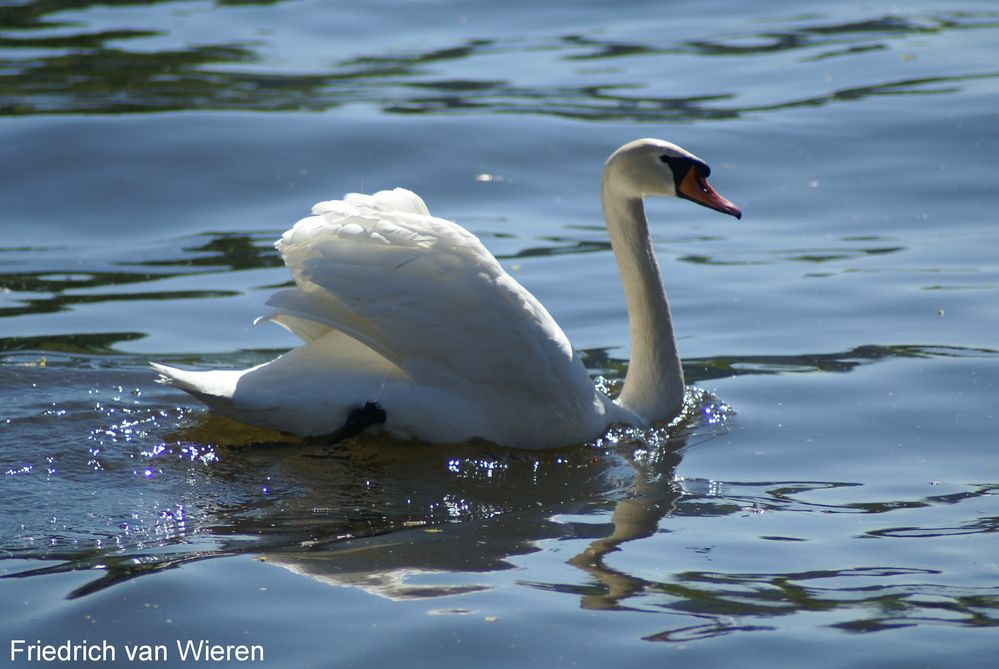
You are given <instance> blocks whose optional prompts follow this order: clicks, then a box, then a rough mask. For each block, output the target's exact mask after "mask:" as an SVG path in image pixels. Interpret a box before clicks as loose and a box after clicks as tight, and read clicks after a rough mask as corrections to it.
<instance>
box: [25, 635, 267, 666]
mask: <svg viewBox="0 0 999 669" xmlns="http://www.w3.org/2000/svg"><path fill="white" fill-rule="evenodd" d="M7 657H8V658H9V659H10V661H11V662H17V663H18V665H17V666H23V665H24V663H29V662H37V663H41V664H48V663H67V664H71V665H73V666H77V665H81V664H85V663H94V664H98V663H102V662H118V661H121V660H125V661H128V662H178V661H179V662H180V663H198V662H247V663H253V662H263V661H264V647H263V646H262V645H260V644H222V643H214V642H212V641H209V640H208V639H177V640H176V641H175V642H174V643H172V644H141V643H137V644H131V643H121V644H114V643H111V642H109V641H107V640H102V641H93V642H91V641H87V640H85V639H84V640H83V641H69V640H67V641H63V642H61V643H43V642H41V641H28V640H25V639H11V641H10V646H9V652H8V655H7Z"/></svg>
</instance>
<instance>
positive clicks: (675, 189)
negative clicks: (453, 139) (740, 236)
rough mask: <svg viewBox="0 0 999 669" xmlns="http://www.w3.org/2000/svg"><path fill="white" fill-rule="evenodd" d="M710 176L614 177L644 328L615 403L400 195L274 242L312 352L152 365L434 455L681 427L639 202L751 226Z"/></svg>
mask: <svg viewBox="0 0 999 669" xmlns="http://www.w3.org/2000/svg"><path fill="white" fill-rule="evenodd" d="M709 173H710V169H709V168H708V166H707V164H705V163H704V161H702V160H700V159H699V158H697V157H696V156H694V155H693V154H691V153H689V152H687V151H685V150H684V149H682V148H680V147H678V146H676V145H674V144H671V143H669V142H664V141H661V140H655V139H642V140H638V141H635V142H631V143H629V144H626V145H624V146H622V147H621V148H620V149H618V150H617V151H615V152H614V153H613V154H612V155H611V157H610V158H609V159H608V160H607V163H606V165H605V166H604V169H603V176H602V180H601V190H600V195H601V199H602V201H603V208H604V218H605V221H606V224H607V230H608V233H609V235H610V241H611V245H612V247H613V249H614V256H615V258H616V259H617V264H618V269H619V270H620V273H621V280H622V282H623V284H624V293H625V298H626V300H627V306H628V321H629V325H630V329H631V353H632V358H631V362H630V365H629V367H628V372H627V375H626V376H625V381H624V388H623V390H622V392H621V395H620V397H619V398H618V399H617V400H616V401H614V400H611V399H610V398H609V397H607V396H606V395H604V394H603V393H602V392H600V391H599V390H597V389H596V388H595V387H594V386H593V383H592V382H591V380H590V378H589V376H588V374H587V372H586V369H585V368H584V367H583V363H582V362H581V361H580V358H579V355H578V354H577V353H576V352H575V351H573V349H572V346H571V345H570V344H569V340H568V338H567V337H566V336H565V333H563V332H562V329H561V328H560V327H559V326H558V324H557V323H556V322H555V320H554V319H553V318H552V317H551V315H550V314H549V313H548V311H547V310H546V309H545V308H544V307H543V306H542V305H541V303H540V302H538V300H537V299H535V297H534V296H533V295H531V293H529V292H528V291H527V290H526V289H525V288H524V287H523V286H521V285H520V284H519V283H517V281H515V280H514V279H513V278H512V277H510V275H509V274H507V273H506V272H505V271H504V270H503V268H502V267H500V264H499V262H497V260H496V259H495V258H494V257H493V256H492V255H491V254H490V253H489V251H488V250H486V248H485V247H484V246H483V245H482V243H481V242H480V241H479V240H478V239H477V238H476V237H475V236H474V235H472V234H471V233H469V232H468V231H466V230H465V229H464V228H462V227H460V226H459V225H457V224H455V223H452V222H450V221H445V220H442V219H440V218H435V217H433V216H431V215H430V212H429V211H428V210H427V207H426V205H425V204H424V203H423V200H421V199H420V198H419V197H418V196H417V195H416V194H414V193H411V192H410V191H407V190H403V189H399V188H397V189H395V190H392V191H381V192H378V193H375V194H374V195H358V194H352V195H347V196H346V197H345V198H344V199H343V200H333V201H329V202H320V203H319V204H317V205H316V206H315V207H313V210H312V216H309V217H307V218H304V219H302V220H301V221H299V222H298V223H296V224H295V226H294V227H293V228H292V229H291V230H289V231H287V232H286V233H284V235H283V236H282V238H281V239H280V240H279V241H278V242H277V244H276V246H277V249H278V250H279V251H280V253H281V255H282V257H283V258H284V262H285V264H286V265H287V266H288V269H289V270H291V273H292V275H293V277H294V279H295V283H296V286H297V287H296V288H294V289H291V290H282V291H279V292H277V293H275V294H274V295H273V296H272V297H271V298H270V299H269V300H268V302H267V304H268V305H270V306H272V307H274V312H273V313H272V314H271V315H270V316H267V317H266V319H268V320H271V321H274V322H275V323H278V324H279V325H282V326H284V327H285V328H287V329H288V330H290V331H291V332H292V333H294V334H295V335H297V336H298V337H300V338H301V339H302V340H303V341H304V344H303V345H302V346H300V347H299V348H296V349H293V350H292V351H290V352H289V353H287V354H285V355H282V356H281V357H279V358H277V359H276V360H273V361H271V362H268V363H266V364H263V365H260V366H257V367H253V368H251V369H247V370H241V371H237V370H232V371H201V372H193V371H183V370H179V369H173V368H171V367H166V366H164V365H158V364H155V363H154V364H153V367H154V368H155V369H156V371H158V372H159V373H160V375H161V379H160V380H161V382H163V383H166V384H169V385H173V386H176V387H178V388H180V389H182V390H185V391H187V392H188V393H190V394H192V395H194V396H195V397H197V398H198V399H200V400H202V401H203V402H205V403H206V404H208V405H209V406H210V407H212V408H213V409H215V410H217V411H219V412H221V413H223V414H226V415H228V416H230V417H233V418H236V419H237V420H240V421H243V422H246V423H251V424H255V425H261V426H264V427H268V428H272V429H276V430H279V431H282V432H289V433H293V434H298V435H301V436H328V437H330V438H331V439H334V440H336V439H340V438H344V437H347V436H350V435H353V434H356V433H357V432H359V431H361V430H363V429H365V428H366V427H369V426H372V425H378V424H381V425H380V426H379V427H380V429H383V430H385V431H387V432H389V433H390V434H392V435H394V436H396V437H400V438H404V439H406V438H408V439H416V440H420V441H424V442H432V443H456V442H463V441H468V440H472V439H476V438H478V439H484V440H487V441H491V442H494V443H497V444H501V445H506V446H514V447H520V448H549V447H556V446H565V445H568V444H573V443H582V442H585V441H588V440H591V439H594V438H596V437H598V436H600V435H601V434H602V433H603V432H604V431H606V430H607V428H608V427H610V426H611V425H615V424H624V425H633V426H647V425H649V424H650V423H653V422H656V421H660V420H664V419H669V418H672V417H673V416H675V415H676V414H677V413H678V412H679V411H680V409H681V406H682V403H683V394H684V382H683V371H682V369H681V367H680V358H679V355H678V354H677V349H676V341H675V339H674V336H673V324H672V321H671V318H670V312H669V306H668V305H667V302H666V291H665V289H664V287H663V283H662V276H661V274H660V271H659V264H658V263H657V262H656V257H655V253H654V250H653V247H652V239H651V236H650V234H649V229H648V223H647V221H646V218H645V210H644V207H643V204H642V198H643V197H644V196H646V195H667V196H675V197H680V198H684V199H688V200H692V201H693V202H696V203H698V204H701V205H704V206H706V207H710V208H711V209H715V210H717V211H720V212H723V213H726V214H730V215H732V216H735V217H736V218H740V217H741V216H742V214H741V212H740V211H739V209H738V208H737V207H736V206H735V205H733V204H732V203H731V202H729V201H728V200H726V199H725V198H723V197H722V196H720V195H718V194H717V193H716V192H715V191H714V190H713V189H712V188H711V187H710V186H709V185H708V183H707V181H706V177H707V176H708V174H709Z"/></svg>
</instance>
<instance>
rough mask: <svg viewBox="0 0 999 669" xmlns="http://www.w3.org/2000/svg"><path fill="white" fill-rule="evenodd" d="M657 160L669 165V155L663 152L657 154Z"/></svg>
mask: <svg viewBox="0 0 999 669" xmlns="http://www.w3.org/2000/svg"><path fill="white" fill-rule="evenodd" d="M659 162H661V163H666V164H667V165H669V156H667V155H666V154H665V153H664V154H663V155H661V156H659Z"/></svg>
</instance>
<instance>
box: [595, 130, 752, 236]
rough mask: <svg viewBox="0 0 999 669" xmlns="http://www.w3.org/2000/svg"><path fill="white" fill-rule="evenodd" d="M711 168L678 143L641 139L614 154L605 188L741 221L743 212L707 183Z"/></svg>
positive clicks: (606, 166)
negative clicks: (665, 198)
mask: <svg viewBox="0 0 999 669" xmlns="http://www.w3.org/2000/svg"><path fill="white" fill-rule="evenodd" d="M710 174H711V168H710V167H708V164H707V163H705V162H704V161H703V160H701V159H700V158H698V157H697V156H695V155H694V154H692V153H691V152H689V151H687V150H686V149H683V148H681V147H679V146H677V145H676V144H671V143H670V142H666V141H663V140H661V139H639V140H635V141H634V142H629V143H628V144H625V145H624V146H622V147H621V148H620V149H618V150H617V151H615V152H614V153H613V154H611V157H610V158H608V159H607V164H606V165H605V166H604V177H603V178H604V188H609V189H612V190H615V191H617V192H618V193H619V194H620V195H623V196H625V197H639V198H641V197H645V196H646V195H667V196H672V197H678V198H681V199H684V200H690V201H691V202H696V203H697V204H699V205H702V206H704V207H707V208H709V209H714V210H715V211H720V212H722V213H723V214H729V215H730V216H735V217H736V218H742V211H740V209H739V208H738V207H737V206H735V205H734V204H732V203H731V202H729V201H728V200H726V199H725V198H723V197H722V196H721V195H719V194H718V193H717V192H716V191H715V189H714V188H712V187H711V186H710V185H709V184H708V176H710Z"/></svg>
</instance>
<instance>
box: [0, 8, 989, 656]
mask: <svg viewBox="0 0 999 669" xmlns="http://www.w3.org/2000/svg"><path fill="white" fill-rule="evenodd" d="M341 4H342V5H343V6H340V5H341ZM355 5H356V6H355ZM997 44H999V8H997V6H996V5H995V3H994V2H991V1H984V0H959V1H956V2H950V1H948V2H944V1H943V0H936V1H935V2H931V1H913V2H905V3H894V4H890V3H879V2H838V3H821V2H815V1H813V2H804V3H803V2H790V1H778V2H770V3H762V4H761V3H741V2H735V1H734V0H717V1H715V0H708V1H704V0H699V1H698V2H693V1H690V2H685V1H677V2H668V3H664V2H653V1H651V0H650V1H647V2H639V1H636V2H630V3H606V2H573V3H568V2H567V3H557V4H552V3H536V2H522V1H520V0H513V1H512V2H507V3H476V2H471V1H466V2H461V1H458V0H454V1H451V0H441V1H438V2H432V1H427V2H406V3H403V2H371V3H363V4H362V3H353V5H351V6H347V4H346V3H324V2H318V0H289V1H286V2H282V1H279V0H273V1H269V2H268V1H257V2H253V1H246V2H239V1H223V0H218V1H217V2H183V1H174V2H127V1H122V2H113V3H111V2H103V3H97V2H94V3H89V2H41V1H37V2H26V1H19V2H5V3H0V232H2V237H0V394H2V395H0V397H2V399H3V402H2V408H0V511H2V513H0V577H2V578H0V602H2V604H0V644H2V647H0V658H2V659H0V666H18V667H28V666H38V665H42V664H46V665H47V666H52V664H53V663H46V662H42V661H28V659H27V655H26V654H23V653H22V654H17V655H15V657H14V658H13V660H12V658H11V652H12V646H11V644H12V643H14V642H17V641H18V640H23V641H25V643H28V644H31V643H36V644H41V645H44V644H51V645H59V644H66V643H67V642H70V643H71V644H76V645H79V644H81V643H82V642H83V641H84V640H86V641H88V642H89V643H91V644H96V643H99V642H101V641H102V640H103V641H105V642H106V643H107V644H108V645H110V646H111V647H112V648H115V649H117V655H116V656H115V657H114V658H110V657H106V656H105V657H103V658H101V660H100V661H93V662H90V663H89V664H88V665H87V666H141V665H143V664H146V665H148V664H150V662H143V661H141V660H139V659H136V660H134V661H132V660H129V658H128V657H127V656H126V648H127V647H128V648H138V647H140V646H148V647H149V650H150V651H154V650H157V649H158V648H159V647H160V646H162V648H163V649H165V650H164V651H163V652H166V653H168V658H167V661H166V662H165V663H163V662H161V663H160V664H159V665H158V666H177V667H183V666H196V665H198V664H203V662H198V661H195V660H193V659H192V658H191V657H187V658H186V659H185V658H184V657H182V656H181V655H180V649H179V648H178V647H177V643H178V642H180V643H181V644H183V643H184V642H185V641H186V640H189V639H190V640H195V642H197V641H199V640H204V639H207V640H209V641H210V642H212V643H214V644H221V645H223V646H224V645H230V646H233V645H243V646H246V647H248V648H249V647H259V648H260V649H261V652H262V653H263V659H262V660H261V659H259V658H255V659H251V660H247V661H245V662H241V661H240V660H239V658H236V657H230V658H229V661H228V662H224V663H223V664H226V665H227V666H237V665H238V666H243V665H253V666H266V667H354V666H356V667H362V666H363V667H368V666H386V667H394V666H401V665H404V664H405V665H407V666H418V667H423V666H427V667H429V666H433V667H452V666H453V667H466V666H476V667H515V666H516V667H525V666H543V667H573V666H579V667H596V666H665V665H667V664H669V665H670V666H695V665H711V666H736V665H738V666H740V667H760V668H762V667H772V666H803V665H807V666H809V667H815V668H821V667H830V668H832V667H878V668H881V667H906V668H908V667H915V666H920V667H923V666H928V667H994V666H995V663H996V659H995V658H996V653H997V651H999V630H997V629H996V627H999V534H997V531H999V454H997V440H996V431H997V424H999V419H997V412H999V411H997V408H999V251H997V249H999V227H997V225H996V223H997V214H996V211H997V207H999V190H997V188H996V186H997V176H999V170H997V167H996V159H997V156H999V48H997V46H996V45H997ZM644 136H656V137H662V138H664V139H668V140H671V141H674V142H677V143H679V144H681V145H683V146H685V147H686V148H688V149H690V150H692V151H693V152H695V153H697V154H698V155H699V156H701V157H702V158H704V159H705V160H707V161H708V162H709V163H710V164H711V165H712V168H713V172H712V183H713V185H714V186H715V187H716V188H717V189H718V190H719V192H721V193H722V194H724V195H725V196H727V197H728V198H730V199H731V200H733V201H734V202H736V203H737V204H738V205H740V206H741V207H742V209H743V211H744V214H745V215H744V218H743V219H742V221H738V222H737V221H734V220H732V219H728V218H726V217H723V216H720V215H718V214H716V213H714V212H711V211H708V210H706V209H700V208H696V207H691V206H684V204H683V203H678V202H675V201H655V202H652V203H650V205H649V216H650V218H651V219H652V222H653V232H654V235H655V239H656V244H657V252H658V255H659V259H660V262H661V263H662V264H663V271H664V274H665V279H666V283H667V287H668V290H669V294H670V300H671V306H672V311H673V316H674V319H675V322H676V325H677V330H678V337H679V345H680V351H681V354H682V356H683V357H684V368H685V372H686V375H687V380H688V383H689V384H690V398H689V399H690V402H689V404H690V407H689V411H688V413H687V414H686V415H685V417H684V418H683V420H680V421H677V422H676V423H675V424H673V425H671V426H669V427H668V428H663V429H659V430H655V431H652V432H649V433H634V432H615V433H612V434H609V435H607V436H606V437H605V438H603V439H601V440H599V441H598V442H596V443H593V444H586V445H579V446H578V447H574V448H567V449H564V450H560V451H556V452H541V453H538V452H522V451H517V450H504V449H499V448H491V447H487V446H475V447H468V448H457V447H449V448H444V447H429V446H421V445H414V444H399V443H392V442H389V441H386V440H384V439H381V438H378V437H376V436H375V437H371V436H369V437H363V438H360V439H357V440H354V441H353V442H351V443H348V444H346V445H343V446H340V447H337V448H335V449H323V448H317V447H314V446H312V447H308V446H304V445H301V444H297V443H293V442H290V441H288V440H287V439H284V438H283V437H281V436H280V435H275V434H270V433H264V432H261V431H256V430H251V429H248V428H245V427H242V426H240V425H238V424H236V423H232V422H229V421H226V420H223V419H220V418H217V417H213V416H210V415H208V414H207V413H206V412H205V410H204V409H203V408H202V407H201V406H199V405H198V404H197V402H195V401H194V400H192V399H191V398H189V397H187V396H185V395H183V394H182V393H180V392H179V391H176V390H172V389H170V388H165V387H162V386H159V385H157V384H156V383H155V382H154V381H155V374H154V373H152V371H151V370H150V369H149V368H148V366H147V362H148V361H149V360H155V361H160V362H164V363H167V364H172V365H177V366H180V367H187V368H227V367H246V366H250V365H253V364H257V363H259V362H263V361H266V360H268V359H271V358H273V357H275V356H276V355H277V354H279V353H280V352H282V351H283V350H286V349H287V348H289V347H291V346H294V345H295V343H296V342H295V340H294V339H293V338H292V337H291V336H290V335H288V334H287V333H285V332H284V331H283V330H281V329H280V328H276V327H274V326H268V325H262V326H253V325H252V322H253V319H254V318H255V317H256V316H258V315H260V314H262V313H265V312H266V311H267V308H266V307H265V306H264V302H265V301H266V299H267V296H268V295H269V294H270V293H271V292H272V291H274V290H275V289H276V288H278V287H281V286H283V285H285V284H286V283H287V282H288V281H289V279H290V277H289V275H288V274H287V272H286V270H285V269H284V268H283V266H282V265H281V260H280V258H279V257H278V255H277V253H276V252H275V251H274V249H273V247H272V244H273V241H274V240H275V239H276V238H277V237H278V236H279V235H280V233H281V232H282V231H283V230H284V229H286V228H287V227H289V226H290V225H291V224H292V223H294V222H295V221H296V220H297V219H298V218H300V217H301V216H303V215H305V214H306V213H307V212H308V209H309V207H311V205H312V204H313V203H314V202H316V201H319V200H324V199H331V198H336V197H339V196H341V195H342V194H344V193H346V192H351V191H362V192H373V191H375V190H378V189H381V188H389V187H394V186H404V187H407V188H410V189H412V190H414V191H416V192H418V193H420V194H421V195H422V196H423V197H424V198H425V199H426V201H427V203H428V205H429V206H430V208H431V211H433V212H434V213H436V214H438V215H440V216H444V217H447V218H450V219H454V220H457V221H459V222H460V223H461V224H462V225H464V226H465V227H467V228H468V229H470V230H472V231H473V232H474V233H476V234H477V235H479V236H480V238H481V239H482V240H483V242H484V243H485V244H486V246H488V247H489V249H490V250H491V251H493V253H495V254H496V255H497V257H499V258H500V260H501V262H502V264H503V265H504V266H505V267H506V268H507V270H508V271H510V272H511V273H512V274H513V275H514V276H515V277H516V278H517V279H518V280H520V281H521V282H522V283H523V284H524V285H525V286H527V287H528V288H529V289H530V290H531V291H532V292H533V293H534V294H535V295H536V296H538V298H539V299H541V301H542V302H543V303H544V304H545V305H546V306H547V307H548V308H549V310H550V311H551V312H552V314H553V315H554V316H555V318H556V319H557V320H558V321H559V323H560V324H561V325H562V327H563V329H564V330H565V331H566V333H567V334H568V335H569V337H570V339H571V340H572V341H573V343H574V345H575V346H576V347H577V348H578V349H580V350H581V351H583V352H584V354H585V357H586V360H587V364H588V366H589V367H590V369H591V370H592V372H593V375H594V376H595V377H599V379H598V380H599V381H600V382H602V383H606V384H608V385H609V386H610V387H612V388H613V387H615V385H616V384H617V383H619V381H620V380H621V379H622V378H623V373H624V370H625V368H626V365H627V358H628V354H629V352H628V335H627V320H626V315H625V311H624V303H623V296H622V294H621V289H620V283H619V280H618V277H617V273H616V267H615V265H614V261H613V258H612V256H611V253H610V250H609V246H608V243H607V238H606V234H605V231H604V229H603V225H602V222H601V215H600V205H599V199H598V195H597V185H598V180H599V171H600V167H601V164H602V162H603V160H604V159H605V158H606V156H607V155H608V154H609V153H610V152H611V151H612V150H613V149H614V148H616V147H617V146H618V145H620V144H622V143H624V142H625V141H628V140H631V139H635V138H638V137H644ZM530 383H531V379H529V378H525V379H524V384H525V386H526V385H528V384H530ZM54 664H60V663H59V662H58V661H56V662H54ZM62 666H74V665H73V664H72V663H65V662H63V663H62Z"/></svg>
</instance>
